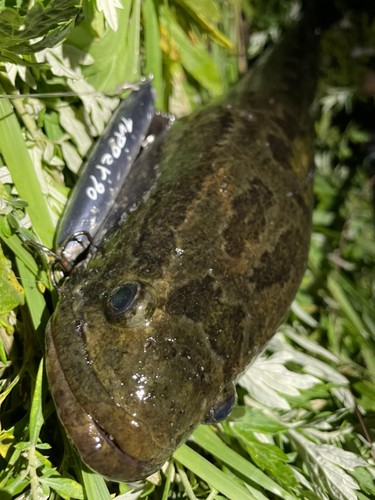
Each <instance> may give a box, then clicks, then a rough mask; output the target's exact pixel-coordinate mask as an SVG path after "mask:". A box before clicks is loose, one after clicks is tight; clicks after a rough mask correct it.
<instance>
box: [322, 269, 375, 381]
mask: <svg viewBox="0 0 375 500" xmlns="http://www.w3.org/2000/svg"><path fill="white" fill-rule="evenodd" d="M327 287H328V289H329V291H330V292H331V294H332V296H333V298H334V299H335V301H336V302H337V303H338V304H339V306H340V308H341V311H342V314H343V315H344V316H346V318H347V319H348V320H349V321H350V323H351V325H352V328H347V331H348V333H350V334H351V335H352V336H353V337H354V338H355V340H356V341H357V343H358V345H359V346H360V347H361V349H362V356H363V358H364V360H365V362H366V365H367V369H368V371H369V373H370V376H371V380H372V382H373V383H375V353H374V350H373V345H372V343H371V342H369V340H368V339H367V337H368V335H369V334H368V332H367V329H366V328H365V325H364V324H363V322H362V320H361V318H360V316H359V315H358V313H357V312H356V310H355V309H354V307H353V306H352V305H351V303H350V301H349V300H348V298H347V296H346V294H345V292H344V290H343V289H342V288H341V286H340V285H339V284H338V283H337V281H336V280H335V279H334V278H333V277H332V276H330V277H329V278H328V280H327Z"/></svg>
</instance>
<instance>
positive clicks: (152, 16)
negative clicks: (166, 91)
mask: <svg viewBox="0 0 375 500" xmlns="http://www.w3.org/2000/svg"><path fill="white" fill-rule="evenodd" d="M143 14H144V17H145V50H146V75H147V76H149V75H153V76H154V78H153V80H152V85H153V87H154V88H155V89H156V92H157V96H158V98H157V101H156V103H155V106H156V108H157V109H161V110H163V111H165V110H164V109H163V107H164V100H163V66H162V51H161V48H160V33H159V24H158V18H157V14H156V10H155V4H154V2H153V0H145V2H144V4H143Z"/></svg>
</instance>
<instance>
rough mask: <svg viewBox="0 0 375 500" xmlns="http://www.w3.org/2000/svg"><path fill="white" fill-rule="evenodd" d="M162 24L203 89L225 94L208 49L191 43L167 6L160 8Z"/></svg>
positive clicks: (183, 63)
mask: <svg viewBox="0 0 375 500" xmlns="http://www.w3.org/2000/svg"><path fill="white" fill-rule="evenodd" d="M159 12H160V16H161V23H162V25H163V26H164V28H165V29H166V31H167V33H168V35H169V38H170V39H171V40H173V42H174V43H175V44H176V46H177V47H178V51H179V53H180V57H181V63H182V66H183V67H184V68H185V69H186V70H187V71H188V72H189V73H190V74H191V75H192V76H193V77H194V78H195V79H196V80H197V82H199V83H200V84H201V85H202V87H204V88H205V89H207V90H208V91H209V92H211V93H212V94H213V95H220V94H222V92H223V83H222V79H221V76H220V72H219V69H218V67H217V65H216V63H215V62H214V61H213V59H211V58H210V56H209V55H208V53H207V50H206V47H205V46H204V45H203V44H202V43H201V42H198V43H196V44H195V45H193V43H192V42H191V41H190V39H189V38H188V36H187V35H186V34H185V32H184V31H183V29H182V28H181V26H180V25H179V24H178V22H177V20H176V18H175V17H174V16H173V14H172V13H171V12H170V10H168V9H167V8H166V7H165V6H161V7H160V11H159Z"/></svg>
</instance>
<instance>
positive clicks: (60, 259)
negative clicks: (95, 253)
mask: <svg viewBox="0 0 375 500" xmlns="http://www.w3.org/2000/svg"><path fill="white" fill-rule="evenodd" d="M77 236H86V238H87V239H88V240H89V242H90V245H92V246H93V247H95V248H97V249H98V250H99V251H100V252H101V253H102V254H103V252H104V249H103V248H102V247H99V246H97V245H95V243H94V240H93V238H92V236H91V234H90V233H89V232H88V231H75V232H74V233H73V234H71V235H70V236H69V237H68V238H67V239H66V240H65V241H64V243H63V244H62V246H61V255H58V254H57V253H55V252H53V251H52V250H51V249H50V248H48V247H46V246H45V245H42V243H38V242H37V241H34V240H26V241H24V242H23V245H26V246H30V247H36V248H39V249H40V250H42V251H43V252H44V253H46V254H48V255H51V256H52V257H53V258H54V260H53V262H52V264H51V268H50V271H49V278H50V281H51V283H52V286H53V288H54V289H55V290H56V291H57V292H58V293H61V287H59V285H58V284H57V282H56V279H55V273H56V266H57V264H59V265H60V266H61V267H62V268H63V270H64V272H65V273H66V274H67V275H69V274H70V273H71V272H72V269H73V268H74V263H73V262H71V261H69V260H68V259H66V258H65V257H64V252H65V250H66V247H67V245H68V244H69V243H70V242H71V241H72V240H74V239H76V238H77Z"/></svg>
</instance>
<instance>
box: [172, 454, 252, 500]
mask: <svg viewBox="0 0 375 500" xmlns="http://www.w3.org/2000/svg"><path fill="white" fill-rule="evenodd" d="M174 457H175V458H176V459H177V460H178V461H179V462H181V463H182V465H184V466H185V467H186V468H188V469H190V470H191V471H192V472H194V474H196V475H197V476H199V477H201V478H202V479H203V480H204V481H206V482H207V483H208V484H209V485H210V486H211V487H213V488H215V489H217V490H218V491H220V492H221V493H223V495H226V496H227V497H228V498H229V499H230V500H255V497H253V496H252V495H251V493H249V492H248V491H246V490H245V488H243V487H242V486H241V485H239V484H237V483H236V482H235V481H233V479H231V478H230V477H228V476H227V475H225V474H224V472H221V470H219V469H218V468H217V467H215V466H214V465H212V464H211V463H210V462H209V461H208V460H206V459H205V458H203V457H202V456H201V455H199V454H198V453H197V452H196V451H194V450H192V449H191V448H189V447H188V446H186V445H184V446H181V448H179V449H178V450H177V451H176V452H175V453H174Z"/></svg>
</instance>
